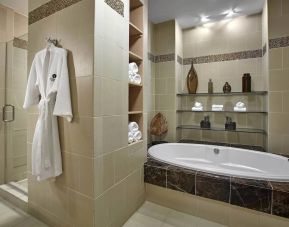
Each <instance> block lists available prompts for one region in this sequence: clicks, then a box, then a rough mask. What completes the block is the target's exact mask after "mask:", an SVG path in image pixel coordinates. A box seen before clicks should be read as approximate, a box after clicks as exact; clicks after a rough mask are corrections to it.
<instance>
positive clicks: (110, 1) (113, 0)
mask: <svg viewBox="0 0 289 227" xmlns="http://www.w3.org/2000/svg"><path fill="white" fill-rule="evenodd" d="M104 2H105V3H106V4H107V5H109V6H110V7H111V8H112V9H113V10H114V11H115V12H117V13H118V14H120V15H121V16H123V17H124V3H123V2H122V1H121V0H104Z"/></svg>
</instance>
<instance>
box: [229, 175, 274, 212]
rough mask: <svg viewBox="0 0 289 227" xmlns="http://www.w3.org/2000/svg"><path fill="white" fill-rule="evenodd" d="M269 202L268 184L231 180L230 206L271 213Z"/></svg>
mask: <svg viewBox="0 0 289 227" xmlns="http://www.w3.org/2000/svg"><path fill="white" fill-rule="evenodd" d="M271 201H272V190H271V186H270V184H269V182H267V181H257V180H247V179H239V178H231V199H230V203H231V204H233V205H236V206H241V207H245V208H249V209H253V210H257V211H261V212H265V213H271Z"/></svg>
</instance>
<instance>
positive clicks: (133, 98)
mask: <svg viewBox="0 0 289 227" xmlns="http://www.w3.org/2000/svg"><path fill="white" fill-rule="evenodd" d="M143 10H144V7H143V3H142V1H140V0H130V15H129V19H130V23H129V62H135V63H136V64H137V65H138V67H139V74H140V76H141V78H142V81H143V79H144V70H143V56H144V51H143ZM128 103H129V105H128V121H129V122H131V121H135V122H137V123H138V125H139V127H140V131H141V132H142V133H143V83H142V84H140V85H139V84H133V83H130V82H129V83H128Z"/></svg>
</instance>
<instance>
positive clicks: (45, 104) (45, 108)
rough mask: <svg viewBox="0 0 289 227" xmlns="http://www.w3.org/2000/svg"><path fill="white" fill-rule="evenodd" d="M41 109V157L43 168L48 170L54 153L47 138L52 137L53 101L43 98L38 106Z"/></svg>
mask: <svg viewBox="0 0 289 227" xmlns="http://www.w3.org/2000/svg"><path fill="white" fill-rule="evenodd" d="M38 108H39V113H40V114H39V121H40V124H42V125H41V127H40V128H41V132H40V141H39V146H40V147H39V148H40V155H41V168H43V169H46V168H50V167H51V151H52V147H51V146H52V144H50V143H49V142H48V141H50V140H49V139H48V138H47V137H48V136H52V128H51V124H50V123H49V122H50V121H51V120H52V119H50V118H51V116H52V111H53V109H52V108H53V101H52V100H51V99H49V98H44V97H42V98H41V99H40V102H39V104H38Z"/></svg>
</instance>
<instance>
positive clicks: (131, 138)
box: [128, 132, 134, 143]
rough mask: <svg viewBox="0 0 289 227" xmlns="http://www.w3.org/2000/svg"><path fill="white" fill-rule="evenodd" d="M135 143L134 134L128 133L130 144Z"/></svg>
mask: <svg viewBox="0 0 289 227" xmlns="http://www.w3.org/2000/svg"><path fill="white" fill-rule="evenodd" d="M133 141H134V138H133V133H132V132H129V133H128V143H133Z"/></svg>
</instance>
